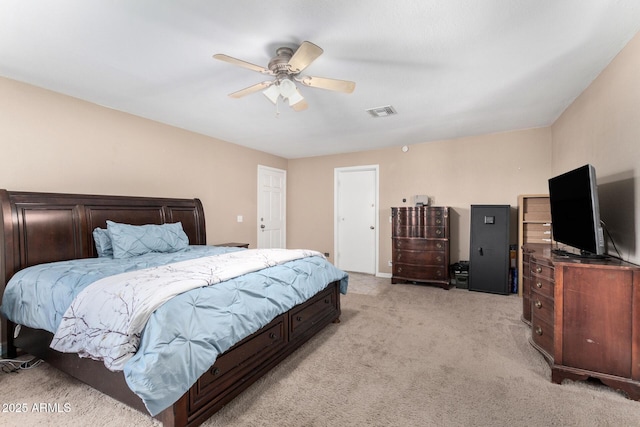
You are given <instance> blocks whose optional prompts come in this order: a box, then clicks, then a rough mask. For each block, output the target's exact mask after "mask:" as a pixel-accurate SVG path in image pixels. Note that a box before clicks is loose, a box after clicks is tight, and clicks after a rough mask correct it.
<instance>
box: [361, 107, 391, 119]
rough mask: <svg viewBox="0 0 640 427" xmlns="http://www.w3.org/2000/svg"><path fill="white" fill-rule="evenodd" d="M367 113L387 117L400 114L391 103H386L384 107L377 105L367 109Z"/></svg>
mask: <svg viewBox="0 0 640 427" xmlns="http://www.w3.org/2000/svg"><path fill="white" fill-rule="evenodd" d="M366 111H367V113H369V114H371V115H372V116H373V117H387V116H393V115H394V114H398V112H397V111H396V110H395V108H393V107H392V106H391V105H385V106H384V107H376V108H369V109H368V110H366Z"/></svg>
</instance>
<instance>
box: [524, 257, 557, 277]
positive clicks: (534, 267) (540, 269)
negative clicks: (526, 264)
mask: <svg viewBox="0 0 640 427" xmlns="http://www.w3.org/2000/svg"><path fill="white" fill-rule="evenodd" d="M529 270H530V272H531V276H532V277H539V278H542V279H546V280H548V281H551V282H553V280H554V269H553V267H551V266H549V265H546V264H542V263H539V262H535V260H534V261H532V262H531V263H530V268H529Z"/></svg>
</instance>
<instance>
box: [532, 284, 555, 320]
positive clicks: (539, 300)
mask: <svg viewBox="0 0 640 427" xmlns="http://www.w3.org/2000/svg"><path fill="white" fill-rule="evenodd" d="M531 314H532V316H536V317H537V318H538V319H540V320H542V321H544V322H546V323H548V324H550V325H553V300H552V299H551V298H547V297H545V296H543V295H542V294H540V293H538V292H534V293H532V294H531Z"/></svg>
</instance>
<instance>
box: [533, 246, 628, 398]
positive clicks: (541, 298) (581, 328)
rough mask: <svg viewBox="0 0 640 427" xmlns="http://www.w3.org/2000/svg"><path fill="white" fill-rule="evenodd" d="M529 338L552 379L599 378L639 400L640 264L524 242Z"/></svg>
mask: <svg viewBox="0 0 640 427" xmlns="http://www.w3.org/2000/svg"><path fill="white" fill-rule="evenodd" d="M523 250H524V253H525V254H526V255H527V256H528V259H529V274H530V286H529V292H530V295H529V297H530V301H531V338H530V342H531V344H532V345H533V347H535V348H536V349H537V350H538V351H539V352H540V353H541V354H542V355H543V356H544V357H545V359H546V360H547V362H548V363H549V366H550V367H551V381H553V382H554V383H558V384H560V383H562V381H563V380H564V379H570V380H586V379H588V378H596V379H598V380H600V381H601V382H602V383H603V384H606V385H608V386H609V387H612V388H614V389H616V390H621V391H623V392H624V393H625V394H626V395H627V397H629V398H630V399H634V400H640V266H637V265H634V264H630V263H627V262H624V261H621V260H618V259H616V258H612V257H608V258H599V259H592V258H580V257H565V256H558V255H556V254H555V253H554V252H553V251H552V250H551V246H550V245H525V246H524V248H523Z"/></svg>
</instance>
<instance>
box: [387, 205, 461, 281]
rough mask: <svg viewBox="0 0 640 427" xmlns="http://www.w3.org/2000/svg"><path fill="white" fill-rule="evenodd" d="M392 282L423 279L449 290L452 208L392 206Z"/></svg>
mask: <svg viewBox="0 0 640 427" xmlns="http://www.w3.org/2000/svg"><path fill="white" fill-rule="evenodd" d="M391 216H392V221H393V226H392V235H391V238H392V259H393V273H392V277H391V283H406V282H424V283H433V284H438V285H440V286H442V287H443V288H445V289H449V286H450V285H449V208H448V207H444V206H417V207H401V208H391Z"/></svg>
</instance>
